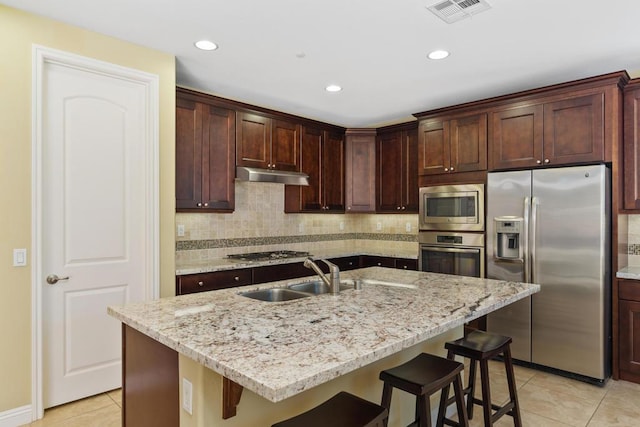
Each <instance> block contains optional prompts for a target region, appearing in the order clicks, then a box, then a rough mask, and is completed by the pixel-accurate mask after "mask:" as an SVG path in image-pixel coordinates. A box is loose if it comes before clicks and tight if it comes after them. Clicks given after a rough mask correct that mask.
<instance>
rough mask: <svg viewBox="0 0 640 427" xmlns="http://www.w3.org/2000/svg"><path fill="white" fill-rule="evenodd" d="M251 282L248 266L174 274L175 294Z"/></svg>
mask: <svg viewBox="0 0 640 427" xmlns="http://www.w3.org/2000/svg"><path fill="white" fill-rule="evenodd" d="M251 283H252V272H251V269H250V268H242V269H238V270H225V271H215V272H212V273H199V274H186V275H182V276H176V295H185V294H192V293H195V292H206V291H215V290H217V289H225V288H233V287H235V286H244V285H250V284H251Z"/></svg>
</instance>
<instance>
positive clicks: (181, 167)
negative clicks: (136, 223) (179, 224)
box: [176, 96, 202, 210]
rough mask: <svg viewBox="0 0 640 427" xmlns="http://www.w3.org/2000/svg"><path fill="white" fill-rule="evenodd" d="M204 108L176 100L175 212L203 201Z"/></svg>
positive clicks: (178, 98)
mask: <svg viewBox="0 0 640 427" xmlns="http://www.w3.org/2000/svg"><path fill="white" fill-rule="evenodd" d="M201 109H202V107H201V108H200V109H198V104H197V103H196V102H194V101H191V100H185V99H181V98H180V97H179V96H178V97H177V99H176V209H178V210H179V209H197V208H198V203H201V202H202V160H201V159H202V111H201Z"/></svg>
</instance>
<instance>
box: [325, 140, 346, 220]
mask: <svg viewBox="0 0 640 427" xmlns="http://www.w3.org/2000/svg"><path fill="white" fill-rule="evenodd" d="M322 194H323V197H324V207H325V211H327V212H336V211H338V212H344V135H343V134H340V133H334V132H324V141H323V147H322Z"/></svg>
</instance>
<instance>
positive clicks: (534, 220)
mask: <svg viewBox="0 0 640 427" xmlns="http://www.w3.org/2000/svg"><path fill="white" fill-rule="evenodd" d="M537 228H538V198H537V197H533V198H532V199H531V234H530V235H529V240H530V242H531V244H530V255H531V256H530V258H531V266H530V267H529V268H530V272H529V275H530V278H531V280H530V283H534V282H535V280H536V274H535V272H536V268H535V267H536V235H537V233H538V231H537Z"/></svg>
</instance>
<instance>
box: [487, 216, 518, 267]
mask: <svg viewBox="0 0 640 427" xmlns="http://www.w3.org/2000/svg"><path fill="white" fill-rule="evenodd" d="M493 221H494V223H495V236H494V238H495V241H494V242H495V246H494V247H495V257H496V258H498V259H504V260H522V259H523V246H522V245H523V244H524V241H523V237H524V236H523V233H524V230H523V223H524V219H523V218H522V217H516V216H498V217H495V218H494V219H493Z"/></svg>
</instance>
